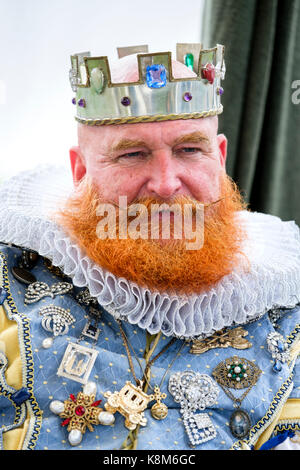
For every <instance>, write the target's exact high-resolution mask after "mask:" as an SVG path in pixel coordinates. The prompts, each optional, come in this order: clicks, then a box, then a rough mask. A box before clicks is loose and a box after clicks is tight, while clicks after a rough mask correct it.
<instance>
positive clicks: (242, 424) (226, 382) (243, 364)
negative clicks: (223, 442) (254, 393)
mask: <svg viewBox="0 0 300 470" xmlns="http://www.w3.org/2000/svg"><path fill="white" fill-rule="evenodd" d="M260 374H261V370H260V369H259V367H257V365H256V364H254V363H253V362H251V361H249V360H248V359H245V358H241V357H238V356H233V357H229V358H227V359H225V361H223V362H221V363H220V364H218V365H217V367H216V368H215V369H214V370H213V373H212V375H213V377H214V378H215V380H216V381H217V382H218V384H219V385H220V386H221V388H222V389H223V391H224V392H225V393H226V395H227V396H228V397H229V398H230V399H231V400H232V401H233V402H234V405H233V406H234V408H237V409H236V410H235V411H234V412H233V413H232V415H231V417H230V423H229V428H230V431H231V433H232V435H233V436H234V437H236V438H238V439H242V438H244V437H246V436H247V435H248V433H249V431H250V428H251V420H250V416H249V414H248V413H247V412H246V411H245V410H243V409H241V404H242V401H243V400H244V398H245V397H246V395H247V394H248V393H249V392H250V390H251V388H252V387H253V386H254V385H255V384H256V382H257V380H258V378H259V376H260ZM231 388H232V389H236V390H239V389H246V390H245V392H244V393H243V394H242V395H241V396H240V397H238V398H237V397H235V396H234V394H233V393H232V392H231V390H230V389H231Z"/></svg>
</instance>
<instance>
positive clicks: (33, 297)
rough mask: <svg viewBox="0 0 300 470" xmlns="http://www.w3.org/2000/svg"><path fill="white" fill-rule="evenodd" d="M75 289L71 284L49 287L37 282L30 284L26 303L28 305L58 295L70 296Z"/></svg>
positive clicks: (60, 283) (58, 283)
mask: <svg viewBox="0 0 300 470" xmlns="http://www.w3.org/2000/svg"><path fill="white" fill-rule="evenodd" d="M72 289H73V286H72V284H70V283H69V282H56V283H55V284H52V286H48V284H46V282H41V281H36V282H32V283H31V284H29V286H28V287H27V288H26V292H25V298H24V303H25V304H26V305H28V304H33V303H34V302H38V301H39V300H41V299H42V298H43V297H52V299H53V298H54V297H55V296H56V295H63V294H68V293H69V292H71V291H72Z"/></svg>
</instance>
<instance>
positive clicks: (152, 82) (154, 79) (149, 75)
mask: <svg viewBox="0 0 300 470" xmlns="http://www.w3.org/2000/svg"><path fill="white" fill-rule="evenodd" d="M146 80H147V85H148V87H149V88H162V87H164V86H166V84H167V72H166V68H165V66H164V65H160V64H154V65H148V66H147V69H146Z"/></svg>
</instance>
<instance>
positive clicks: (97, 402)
mask: <svg viewBox="0 0 300 470" xmlns="http://www.w3.org/2000/svg"><path fill="white" fill-rule="evenodd" d="M101 402H102V400H97V401H94V403H92V404H91V406H98V405H100V403H101Z"/></svg>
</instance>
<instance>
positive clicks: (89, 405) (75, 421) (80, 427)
mask: <svg viewBox="0 0 300 470" xmlns="http://www.w3.org/2000/svg"><path fill="white" fill-rule="evenodd" d="M95 394H96V384H95V383H94V382H88V383H87V384H86V385H85V386H84V387H83V392H79V393H78V394H77V396H76V397H75V395H73V394H70V397H69V399H68V400H65V401H64V402H61V401H59V400H53V401H52V402H51V403H50V410H51V411H52V412H53V413H55V414H56V415H58V416H59V417H60V418H62V419H63V421H62V423H61V426H63V427H65V426H67V430H68V432H69V435H68V440H69V442H70V444H71V445H72V446H77V445H79V444H80V442H81V441H82V436H83V435H84V433H85V432H86V430H87V429H88V430H89V431H90V432H93V431H94V426H96V425H98V424H102V425H104V426H108V425H111V424H113V423H114V421H115V418H114V416H113V414H112V413H109V412H107V411H104V410H103V409H101V408H99V405H100V403H101V400H95V396H96V395H95Z"/></svg>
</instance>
